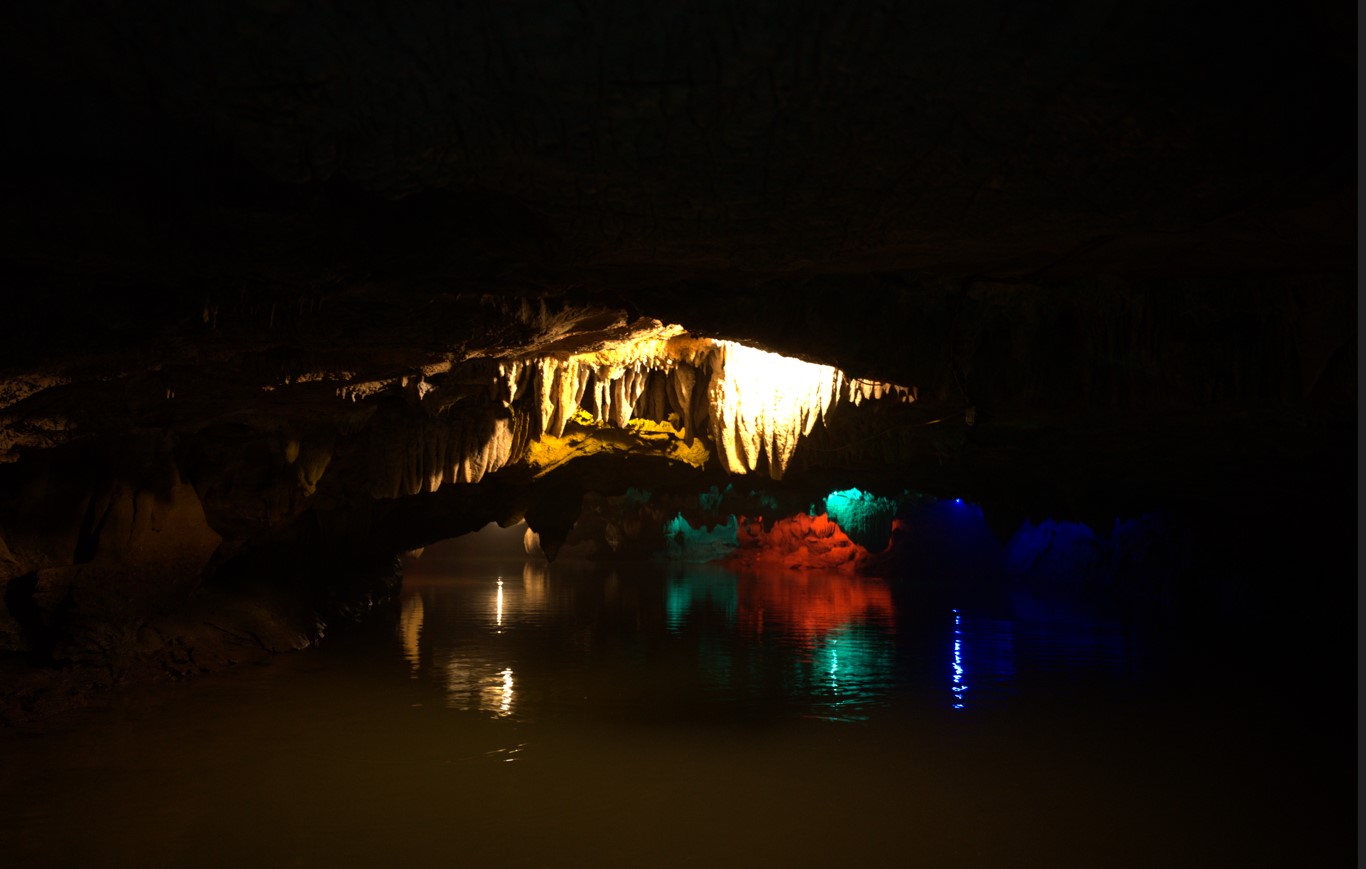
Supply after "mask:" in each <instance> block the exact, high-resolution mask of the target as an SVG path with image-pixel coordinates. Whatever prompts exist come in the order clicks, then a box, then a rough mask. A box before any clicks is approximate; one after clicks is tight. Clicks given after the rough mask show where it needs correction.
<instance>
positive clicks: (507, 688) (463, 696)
mask: <svg viewBox="0 0 1366 869" xmlns="http://www.w3.org/2000/svg"><path fill="white" fill-rule="evenodd" d="M487 667H488V664H487V663H483V664H481V663H476V662H471V661H467V660H464V659H462V658H461V657H460V656H458V655H452V656H451V657H450V658H449V659H448V660H447V662H446V707H447V708H448V709H460V710H462V711H466V712H473V711H476V710H477V711H479V712H488V713H492V714H493V715H494V716H495V717H497V718H507V717H508V716H510V715H511V714H512V712H513V708H512V707H513V694H514V691H513V672H512V668H511V667H504V668H503V669H501V670H498V671H493V670H492V669H491V668H488V669H486V668H487Z"/></svg>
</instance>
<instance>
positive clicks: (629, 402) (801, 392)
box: [497, 327, 915, 480]
mask: <svg viewBox="0 0 1366 869" xmlns="http://www.w3.org/2000/svg"><path fill="white" fill-rule="evenodd" d="M526 372H530V374H531V377H532V378H534V384H524V383H522V382H521V378H522V377H523V375H524V374H525V373H526ZM500 376H501V377H502V378H503V379H504V380H505V382H504V383H503V384H501V385H500V386H499V387H498V389H497V392H498V393H499V394H500V395H503V396H505V397H504V399H503V400H504V402H505V404H506V405H507V406H509V407H511V406H512V405H513V403H514V402H515V401H516V398H517V396H519V395H520V394H522V393H523V392H524V391H525V390H526V389H528V388H532V389H534V392H535V398H534V406H535V413H536V416H537V420H538V422H539V431H540V432H541V433H542V434H544V435H550V436H552V437H557V438H558V437H562V436H563V435H564V432H565V429H566V427H567V426H568V425H569V423H570V422H571V421H572V420H573V419H574V417H575V415H576V414H577V413H578V412H579V411H580V410H583V411H586V412H587V413H588V414H589V416H590V417H591V419H592V420H593V421H594V422H597V423H600V424H605V425H609V426H612V427H615V428H619V429H620V428H626V427H627V425H628V424H629V423H630V421H631V420H632V419H651V420H657V421H672V422H673V423H674V424H675V426H676V430H677V431H678V433H679V435H680V436H681V437H682V439H683V440H684V442H685V443H686V444H688V445H691V444H692V441H693V439H694V438H695V437H696V436H697V435H698V434H699V433H702V432H706V434H707V435H708V436H709V437H710V439H711V443H712V446H713V450H714V454H715V456H716V458H717V460H718V461H719V462H720V463H721V465H722V466H723V467H724V468H725V470H727V471H729V472H731V473H737V474H744V473H753V472H758V471H763V472H765V473H767V474H768V475H769V476H770V477H772V478H773V479H775V480H776V479H782V477H783V475H784V474H785V473H786V472H787V469H788V467H789V465H790V463H791V461H792V456H793V454H794V453H795V452H796V449H797V445H798V443H799V442H800V441H801V439H802V438H803V437H806V436H807V435H810V434H811V431H812V429H813V428H815V426H816V424H817V423H818V422H821V423H823V422H824V421H825V418H826V416H827V415H828V414H829V413H830V411H831V409H832V408H834V407H836V406H837V405H839V404H840V403H842V402H847V403H850V404H854V405H856V406H857V405H860V404H862V403H863V402H864V401H868V400H879V399H883V398H886V399H891V400H894V401H899V402H911V401H914V400H915V392H914V390H912V389H909V388H907V387H903V386H898V385H896V384H892V383H882V382H879V381H872V380H860V379H850V378H848V377H846V376H845V375H844V373H843V372H842V371H840V370H839V369H837V368H833V367H831V366H829V365H819V364H815V363H811V362H804V361H802V360H800V359H792V358H789V357H785V356H780V355H778V354H776V353H769V352H767V351H764V350H758V349H755V348H753V347H747V346H745V345H743V344H737V343H735V342H733V341H713V340H709V339H700V338H692V337H690V336H688V335H686V334H684V333H683V332H682V330H681V329H680V328H679V327H663V328H662V329H661V330H659V332H658V333H657V334H653V335H650V336H648V337H646V338H644V339H641V340H635V341H629V342H620V343H616V344H609V345H604V346H602V347H600V348H597V349H595V350H593V351H591V352H586V353H578V354H572V355H566V356H564V357H546V358H538V359H533V360H528V361H523V362H511V363H505V364H504V365H503V366H501V367H500Z"/></svg>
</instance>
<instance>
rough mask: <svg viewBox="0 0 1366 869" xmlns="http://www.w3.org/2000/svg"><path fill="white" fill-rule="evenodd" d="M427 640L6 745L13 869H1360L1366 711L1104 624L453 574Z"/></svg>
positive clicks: (622, 578) (23, 735) (1028, 609)
mask: <svg viewBox="0 0 1366 869" xmlns="http://www.w3.org/2000/svg"><path fill="white" fill-rule="evenodd" d="M500 579H501V581H502V583H501V585H500V584H499V580H500ZM395 615H396V618H395V620H394V623H392V624H386V623H381V622H374V623H372V624H371V625H369V626H368V627H366V628H363V629H360V630H358V631H356V632H354V633H350V632H341V631H338V632H336V633H335V634H333V635H331V636H329V642H328V643H327V644H325V645H323V646H322V647H321V648H319V649H316V650H311V651H308V652H305V653H302V654H299V655H282V656H277V657H275V658H272V659H270V661H269V662H268V663H267V664H265V665H262V666H260V667H244V668H237V669H235V670H233V671H231V672H230V673H228V674H223V675H222V676H219V677H207V678H204V679H199V680H193V681H192V682H190V683H189V684H186V685H181V686H175V687H174V688H161V689H157V691H160V692H164V693H156V692H151V693H149V694H148V695H141V696H137V697H131V698H130V699H129V700H128V702H126V703H123V704H121V705H120V706H119V707H118V708H116V709H114V710H111V711H109V712H108V713H98V714H92V715H89V716H86V717H84V718H75V719H71V718H68V719H64V720H63V722H62V723H60V724H56V723H54V724H53V725H52V726H47V725H44V726H42V727H40V728H37V731H36V732H34V731H32V730H30V731H28V732H8V733H6V732H3V731H0V757H4V763H0V854H3V855H4V864H5V865H6V866H104V865H127V866H155V867H162V866H165V867H171V866H351V865H363V866H445V865H452V864H456V865H462V866H463V865H469V866H494V865H498V866H578V865H585V866H595V867H598V866H601V867H616V866H623V867H624V866H630V867H638V866H651V867H666V866H678V867H684V866H687V867H692V866H708V867H710V866H745V867H749V866H798V865H806V866H846V865H858V866H895V867H902V866H917V865H919V866H954V865H969V866H1033V865H1048V866H1054V867H1087V869H1090V867H1095V866H1134V865H1141V866H1163V867H1178V866H1181V867H1206V866H1238V867H1248V866H1300V865H1303V866H1336V865H1350V860H1349V858H1348V856H1347V855H1349V854H1351V853H1352V851H1351V848H1352V845H1353V838H1352V837H1351V835H1350V833H1351V831H1352V830H1353V829H1354V826H1353V824H1354V817H1353V816H1352V814H1351V813H1352V812H1353V811H1354V808H1355V800H1354V799H1353V798H1352V794H1353V793H1354V790H1353V786H1354V784H1355V776H1354V770H1353V769H1352V768H1351V765H1350V763H1344V762H1343V759H1344V758H1349V759H1350V757H1352V756H1353V750H1354V746H1355V734H1354V733H1353V730H1354V721H1355V719H1354V715H1353V712H1352V710H1351V708H1350V707H1347V706H1346V701H1344V702H1342V703H1337V702H1336V698H1337V697H1338V696H1339V695H1337V694H1334V693H1333V692H1331V691H1329V690H1326V688H1320V690H1318V691H1316V692H1315V693H1314V695H1313V699H1314V701H1315V703H1314V704H1313V705H1309V706H1306V705H1303V697H1304V691H1303V682H1302V681H1299V680H1300V679H1302V678H1303V677H1304V674H1301V673H1293V676H1294V679H1293V680H1291V679H1289V678H1288V677H1287V681H1286V682H1283V683H1281V684H1280V686H1279V687H1278V686H1276V685H1275V684H1274V683H1271V682H1270V680H1263V679H1261V678H1260V676H1259V680H1258V682H1257V683H1256V685H1255V687H1254V688H1253V689H1251V690H1249V692H1248V694H1247V695H1246V697H1245V698H1238V702H1237V704H1236V705H1230V706H1224V705H1222V704H1224V703H1226V702H1228V701H1229V693H1228V691H1227V685H1228V682H1229V679H1230V678H1231V677H1236V676H1240V674H1242V673H1244V672H1245V670H1246V662H1245V661H1244V660H1242V659H1241V658H1238V659H1232V657H1231V656H1230V659H1222V658H1220V659H1212V660H1211V659H1208V658H1191V657H1188V656H1184V655H1179V654H1177V653H1178V652H1184V651H1186V648H1187V647H1174V648H1169V649H1162V650H1161V651H1162V652H1163V654H1160V655H1154V654H1152V653H1151V652H1149V653H1148V654H1147V655H1144V654H1140V653H1143V652H1145V651H1146V650H1147V649H1148V647H1147V646H1145V645H1144V644H1145V643H1149V644H1150V643H1153V642H1154V639H1153V634H1152V632H1151V629H1150V628H1148V627H1145V623H1144V622H1133V621H1130V622H1120V621H1118V620H1116V619H1115V618H1114V617H1112V616H1110V615H1107V614H1106V611H1105V610H1104V609H1103V608H1100V607H1098V606H1095V605H1092V604H1091V603H1082V602H1077V601H1076V600H1075V599H1073V600H1072V601H1071V602H1070V603H1069V602H1067V601H1066V600H1060V599H1049V598H1046V597H1031V596H1029V595H1020V596H1013V595H1012V594H1011V593H1010V592H1009V591H1007V590H1005V589H1001V588H999V587H992V588H979V589H978V590H977V591H975V592H974V591H971V590H968V589H965V588H962V587H960V586H957V585H955V586H953V587H952V588H948V589H946V588H944V587H936V586H931V585H928V584H927V585H922V586H920V587H916V586H914V585H907V584H899V585H898V584H895V583H893V584H887V583H883V582H880V581H878V580H865V579H861V578H858V577H850V576H847V575H835V576H830V575H821V574H809V573H805V574H804V573H801V572H793V571H779V572H768V573H765V572H734V571H727V570H724V569H720V568H716V567H699V568H698V569H693V568H691V567H688V568H685V569H680V570H670V569H667V568H665V567H663V566H657V567H654V568H648V567H642V568H639V569H635V570H633V569H630V568H625V567H620V566H619V567H616V568H615V571H614V570H613V569H603V568H595V567H592V566H580V567H575V566H573V565H568V564H557V565H554V566H553V567H551V568H549V569H547V568H546V567H545V565H543V564H535V563H530V564H525V565H524V564H523V563H522V562H521V561H520V560H518V561H516V562H514V563H505V564H493V563H490V564H487V565H480V564H476V563H471V562H462V561H459V560H450V559H448V560H444V561H443V558H442V554H441V547H440V546H435V547H430V548H429V549H428V550H427V552H426V554H425V555H424V556H423V557H422V559H421V560H420V561H418V562H415V563H413V564H410V566H409V572H408V577H407V579H406V581H405V587H404V591H403V596H402V601H401V609H400V611H399V613H397V614H395ZM1158 627H1160V628H1161V629H1162V630H1163V631H1164V632H1165V631H1166V630H1167V626H1166V625H1165V624H1161V625H1158ZM1160 636H1165V633H1163V634H1161V635H1160ZM1334 651H1335V650H1334V649H1331V648H1330V649H1327V650H1325V652H1324V654H1323V656H1322V658H1321V660H1316V662H1315V663H1316V665H1320V664H1321V666H1323V667H1332V666H1333V664H1332V662H1333V660H1334V659H1333V657H1332V654H1333V652H1334ZM1299 652H1300V648H1299V647H1298V646H1294V645H1292V644H1287V645H1286V648H1285V654H1286V656H1287V660H1288V661H1290V662H1291V663H1293V662H1294V661H1295V660H1297V659H1296V658H1295V656H1296V655H1297V654H1298V653H1299ZM1192 661H1194V662H1195V663H1192ZM1219 661H1225V663H1223V664H1219V663H1218V662H1219ZM1196 666H1199V667H1200V673H1201V675H1202V681H1201V684H1200V685H1198V686H1192V685H1190V684H1189V683H1188V682H1186V681H1184V680H1183V679H1182V678H1181V677H1182V674H1183V673H1186V672H1190V671H1191V669H1192V668H1193V667H1196ZM1150 667H1151V668H1153V669H1152V670H1148V669H1147V668H1150ZM1147 672H1152V673H1155V674H1157V675H1156V678H1151V677H1148V676H1145V675H1143V674H1145V673H1147ZM1287 672H1288V673H1292V672H1293V671H1287ZM1325 672H1326V673H1339V672H1341V670H1328V671H1325ZM1344 675H1345V674H1344ZM1143 680H1147V681H1143ZM1242 684H1251V680H1248V682H1247V683H1242ZM1318 684H1319V685H1320V686H1322V685H1324V680H1320V682H1319V683H1318ZM1348 699H1350V698H1348ZM1334 704H1336V705H1334ZM1278 710H1279V712H1280V713H1281V714H1279V715H1277V714H1276V713H1277V712H1278ZM514 761H515V762H514ZM510 821H513V822H515V827H513V828H509V827H508V826H507V825H508V824H509V822H510ZM507 829H511V830H513V831H514V832H512V833H510V834H508V835H502V834H499V835H491V834H490V831H491V830H492V831H501V830H507Z"/></svg>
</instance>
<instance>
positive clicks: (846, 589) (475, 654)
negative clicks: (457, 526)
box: [398, 559, 1129, 721]
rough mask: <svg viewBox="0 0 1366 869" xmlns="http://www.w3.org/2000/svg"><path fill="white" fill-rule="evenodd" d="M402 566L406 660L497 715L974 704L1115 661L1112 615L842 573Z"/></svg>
mask: <svg viewBox="0 0 1366 869" xmlns="http://www.w3.org/2000/svg"><path fill="white" fill-rule="evenodd" d="M412 567H413V570H411V571H410V574H409V578H408V581H407V583H406V584H405V589H404V592H403V600H402V615H401V617H400V620H399V625H398V631H399V636H400V645H401V648H402V653H403V657H404V659H405V660H406V661H407V662H408V664H409V666H410V667H411V668H412V671H413V673H414V674H416V675H417V677H418V678H419V679H428V680H432V681H434V682H435V683H436V684H439V686H440V688H441V691H442V693H443V695H444V703H445V705H446V706H448V707H449V708H452V709H460V710H469V711H477V712H481V713H483V714H485V715H490V716H493V717H495V718H512V719H516V720H535V719H538V718H543V717H546V716H557V715H563V714H570V713H574V712H576V711H577V712H582V711H585V710H597V711H598V712H601V713H603V714H626V715H652V716H660V717H667V716H669V715H674V716H683V717H687V716H696V715H704V716H722V717H726V716H736V715H738V716H742V717H743V716H754V715H758V716H761V717H772V716H774V715H785V714H794V715H797V716H801V717H814V718H820V719H826V720H830V721H861V720H867V719H868V718H869V717H870V716H875V715H877V714H878V710H879V709H883V708H886V707H888V706H889V705H892V704H895V703H899V702H912V703H917V704H924V703H927V702H929V703H936V702H937V703H938V704H939V705H940V706H941V708H946V709H950V710H956V711H966V710H970V709H976V708H985V709H989V708H992V707H998V706H1000V705H1001V704H1004V703H1008V702H1010V700H1011V699H1012V698H1014V697H1015V696H1017V694H1018V693H1019V691H1020V685H1019V673H1018V672H1017V671H1018V668H1019V667H1021V666H1023V667H1024V668H1025V673H1026V675H1027V676H1029V677H1030V678H1033V679H1036V680H1042V681H1044V682H1050V681H1051V682H1056V681H1058V680H1059V679H1061V680H1063V681H1067V680H1072V679H1081V680H1083V681H1084V680H1085V679H1086V678H1087V677H1088V674H1091V675H1095V674H1101V675H1104V674H1110V675H1113V674H1119V673H1123V672H1124V671H1125V668H1126V666H1127V663H1126V662H1127V661H1128V658H1129V650H1128V648H1127V646H1126V645H1125V638H1124V633H1123V631H1122V630H1121V628H1120V627H1119V625H1118V624H1117V623H1115V622H1114V621H1113V620H1108V621H1107V620H1106V619H1105V618H1103V617H1101V616H1099V615H1097V614H1095V613H1085V612H1080V611H1078V610H1077V609H1076V606H1075V605H1068V606H1065V607H1062V608H1061V609H1060V608H1059V607H1060V606H1062V605H1060V604H1055V603H1049V602H1047V601H1040V600H1038V599H1035V598H1018V599H1004V600H994V601H992V602H991V603H990V604H987V603H984V602H982V601H980V600H975V601H972V602H970V603H962V602H960V604H959V605H957V606H953V605H946V602H945V601H944V600H940V599H935V600H924V601H911V600H898V598H897V597H896V596H894V595H893V587H892V586H890V585H889V584H888V583H887V582H886V581H884V580H881V579H878V578H869V577H860V576H854V575H850V574H848V573H842V572H819V571H793V570H781V569H779V570H767V571H765V570H753V569H731V568H727V567H723V566H719V565H670V566H667V567H664V568H656V569H654V570H653V571H648V570H647V571H644V572H640V573H637V574H629V575H626V576H624V577H623V576H619V575H618V572H617V571H616V570H611V569H606V568H596V567H593V566H591V565H590V566H584V565H580V566H577V567H569V566H564V565H557V566H555V567H548V566H547V565H545V564H543V563H536V562H527V563H525V564H521V565H515V566H511V565H510V566H507V567H506V568H504V569H503V570H502V571H501V572H495V571H492V570H490V571H488V572H484V571H482V570H473V571H472V570H471V569H470V566H469V564H468V563H463V562H462V563H454V564H446V565H442V564H441V563H440V562H439V560H438V561H436V562H435V563H434V562H433V561H432V560H429V559H424V560H423V562H420V563H416V564H414V565H412ZM518 572H520V575H521V578H520V581H518V580H517V579H516V578H514V577H516V576H517V573H518ZM936 696H937V697H938V698H940V699H938V700H937V701H934V700H932V699H931V698H933V697H936Z"/></svg>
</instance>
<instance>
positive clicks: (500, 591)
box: [495, 576, 503, 633]
mask: <svg viewBox="0 0 1366 869" xmlns="http://www.w3.org/2000/svg"><path fill="white" fill-rule="evenodd" d="M495 606H496V607H497V609H498V615H497V620H498V627H500V628H501V627H502V626H503V578H502V577H501V576H500V577H498V601H497V603H496V604H495ZM499 633H502V632H501V631H499Z"/></svg>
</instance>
